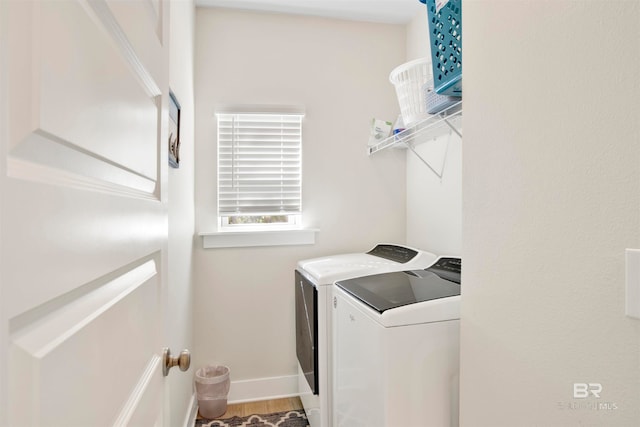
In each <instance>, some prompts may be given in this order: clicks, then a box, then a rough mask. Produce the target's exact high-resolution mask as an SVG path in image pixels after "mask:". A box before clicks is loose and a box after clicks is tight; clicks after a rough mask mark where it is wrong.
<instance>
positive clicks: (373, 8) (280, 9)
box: [195, 0, 425, 24]
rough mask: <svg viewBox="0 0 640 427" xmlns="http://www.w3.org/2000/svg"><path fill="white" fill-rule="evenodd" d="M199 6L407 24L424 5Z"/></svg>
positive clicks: (299, 1) (273, 2) (232, 0)
mask: <svg viewBox="0 0 640 427" xmlns="http://www.w3.org/2000/svg"><path fill="white" fill-rule="evenodd" d="M195 1H196V5H197V6H199V7H224V8H230V9H241V10H252V11H263V12H277V13H290V14H295V15H310V16H322V17H326V18H338V19H347V20H352V21H366V22H382V23H388V24H406V23H408V22H409V21H411V19H413V17H414V16H415V15H416V14H417V13H418V12H419V11H420V10H423V9H424V8H425V6H424V5H423V4H422V3H420V2H419V1H418V0H195Z"/></svg>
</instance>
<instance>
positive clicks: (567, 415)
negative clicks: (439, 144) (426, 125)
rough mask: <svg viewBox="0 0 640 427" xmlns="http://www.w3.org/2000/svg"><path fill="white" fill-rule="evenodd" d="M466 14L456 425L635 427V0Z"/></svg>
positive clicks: (490, 3) (639, 381) (638, 385)
mask: <svg viewBox="0 0 640 427" xmlns="http://www.w3.org/2000/svg"><path fill="white" fill-rule="evenodd" d="M463 7H464V9H463V10H464V13H463V16H464V24H463V25H464V40H465V41H464V43H465V44H464V52H465V53H464V61H465V62H464V131H465V136H464V138H465V141H464V165H463V195H464V215H463V235H464V242H463V250H462V257H463V259H464V269H463V277H464V280H463V287H462V320H461V351H462V358H461V376H460V379H461V387H460V388H461V416H460V420H461V425H463V426H473V427H482V426H491V427H498V426H509V427H513V426H523V425H526V426H533V425H549V426H552V425H553V426H560V425H561V426H577V425H589V426H635V425H638V420H640V321H638V320H634V319H631V318H627V317H625V315H624V297H625V295H624V250H625V248H627V247H635V248H637V247H638V246H640V241H639V237H640V236H639V233H638V232H639V226H640V210H639V209H638V208H639V207H640V144H639V141H640V120H639V119H640V104H639V101H638V100H640V84H639V83H638V78H639V76H640V30H639V28H640V26H639V25H638V23H639V22H640V4H639V3H638V2H637V1H633V2H622V1H616V2H604V1H602V2H576V1H554V2H538V1H517V2H516V1H514V2H505V1H495V0H486V1H466V2H464V6H463ZM588 382H593V383H601V384H602V386H603V391H602V394H601V399H595V398H591V399H588V400H587V401H586V402H587V403H590V404H592V405H593V404H594V403H595V404H598V403H606V402H608V403H612V404H615V405H616V407H617V409H615V410H610V411H607V410H593V409H591V410H590V409H589V407H588V406H585V400H580V399H574V398H573V384H574V383H588ZM572 403H575V404H578V405H579V404H582V405H583V406H582V407H580V406H578V407H577V409H571V408H569V407H568V405H570V404H572Z"/></svg>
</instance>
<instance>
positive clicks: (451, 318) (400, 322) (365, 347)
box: [332, 258, 461, 427]
mask: <svg viewBox="0 0 640 427" xmlns="http://www.w3.org/2000/svg"><path fill="white" fill-rule="evenodd" d="M460 269H461V260H460V259H459V258H440V259H438V261H437V262H436V263H435V264H434V265H432V266H431V267H429V268H427V269H425V270H414V271H404V272H395V273H385V274H376V275H372V276H367V277H360V278H355V279H350V280H340V281H338V282H336V285H335V286H334V290H335V296H334V298H335V304H334V306H333V307H334V308H333V312H334V313H333V316H334V323H333V325H334V330H333V335H334V336H333V339H334V347H333V349H334V353H333V357H334V364H333V366H334V370H333V372H334V378H333V386H334V392H333V399H334V408H333V424H332V425H333V426H334V427H397V426H403V427H452V426H457V425H458V382H459V360H460V359H459V358H460V356H459V353H460V344H459V342H460V332H459V327H460V320H459V319H460Z"/></svg>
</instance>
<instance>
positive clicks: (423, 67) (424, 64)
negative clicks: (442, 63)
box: [389, 58, 433, 127]
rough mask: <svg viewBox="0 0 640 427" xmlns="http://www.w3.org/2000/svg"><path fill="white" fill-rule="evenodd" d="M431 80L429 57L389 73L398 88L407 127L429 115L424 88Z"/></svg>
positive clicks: (406, 64)
mask: <svg viewBox="0 0 640 427" xmlns="http://www.w3.org/2000/svg"><path fill="white" fill-rule="evenodd" d="M429 80H431V81H433V78H432V71H431V61H430V60H429V59H428V58H420V59H416V60H413V61H410V62H407V63H405V64H402V65H400V66H398V67H396V68H394V69H393V71H391V74H390V75H389V81H390V82H391V83H393V85H394V86H395V88H396V95H397V96H398V104H400V112H401V113H402V120H403V121H404V124H405V126H407V127H409V126H411V125H412V124H414V123H415V122H417V121H419V120H420V119H424V118H426V117H428V116H429V114H428V113H427V109H426V105H427V103H426V100H425V93H424V90H423V86H424V85H425V84H426V83H427V82H428V81H429Z"/></svg>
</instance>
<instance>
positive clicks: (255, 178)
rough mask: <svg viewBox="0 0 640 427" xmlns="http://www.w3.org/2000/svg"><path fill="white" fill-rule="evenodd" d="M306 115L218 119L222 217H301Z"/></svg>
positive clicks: (240, 115)
mask: <svg viewBox="0 0 640 427" xmlns="http://www.w3.org/2000/svg"><path fill="white" fill-rule="evenodd" d="M302 117H303V116H302V115H301V114H271V113H270V114H246V113H242V114H231V113H224V114H223V113H219V114H217V118H218V215H219V216H220V217H233V216H246V215H299V214H300V213H301V210H302V206H301V204H302V203H301V188H302V182H301V178H302V176H301V175H302V174H301V158H302V156H301V151H302Z"/></svg>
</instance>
